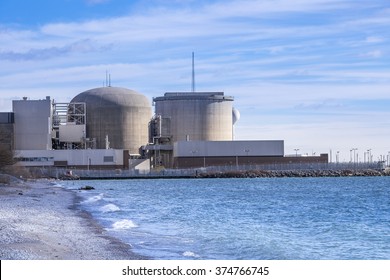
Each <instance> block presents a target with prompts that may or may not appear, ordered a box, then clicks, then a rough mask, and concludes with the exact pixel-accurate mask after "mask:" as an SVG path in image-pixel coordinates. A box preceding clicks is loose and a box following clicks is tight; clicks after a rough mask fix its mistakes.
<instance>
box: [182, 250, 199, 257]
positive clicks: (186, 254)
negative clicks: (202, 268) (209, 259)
mask: <svg viewBox="0 0 390 280" xmlns="http://www.w3.org/2000/svg"><path fill="white" fill-rule="evenodd" d="M183 257H190V258H199V257H200V256H199V255H197V254H195V253H194V252H191V251H185V252H184V253H183Z"/></svg>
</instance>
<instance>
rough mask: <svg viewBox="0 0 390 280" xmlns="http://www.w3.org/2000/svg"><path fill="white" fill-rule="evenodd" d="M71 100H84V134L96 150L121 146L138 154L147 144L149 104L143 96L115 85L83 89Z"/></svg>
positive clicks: (150, 108)
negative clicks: (92, 142) (91, 140)
mask: <svg viewBox="0 0 390 280" xmlns="http://www.w3.org/2000/svg"><path fill="white" fill-rule="evenodd" d="M71 102H85V103H86V119H87V120H86V129H87V131H86V137H87V138H89V139H94V140H96V148H97V149H106V148H107V147H109V148H113V149H125V150H129V152H130V153H133V154H138V153H139V149H140V147H141V146H142V145H145V144H147V143H148V123H149V121H150V118H151V116H152V107H151V104H150V102H149V100H148V99H147V98H146V96H144V95H142V94H139V93H137V92H136V91H133V90H130V89H126V88H119V87H101V88H95V89H91V90H87V91H84V92H82V93H80V94H79V95H77V96H76V97H74V98H73V99H72V101H71Z"/></svg>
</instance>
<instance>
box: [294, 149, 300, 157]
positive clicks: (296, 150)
mask: <svg viewBox="0 0 390 280" xmlns="http://www.w3.org/2000/svg"><path fill="white" fill-rule="evenodd" d="M294 151H295V157H298V151H299V149H294Z"/></svg>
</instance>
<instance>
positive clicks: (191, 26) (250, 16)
mask: <svg viewBox="0 0 390 280" xmlns="http://www.w3.org/2000/svg"><path fill="white" fill-rule="evenodd" d="M155 2H156V1H155ZM163 2H164V1H157V2H156V3H157V4H158V5H156V6H155V7H149V8H146V9H145V10H142V13H134V14H129V15H125V16H123V15H122V16H120V17H112V18H104V17H103V18H99V19H87V20H84V21H80V22H57V23H47V24H44V25H42V26H41V27H40V28H38V29H31V30H17V29H15V30H12V29H4V28H3V29H0V40H1V41H2V45H1V46H0V60H1V64H2V68H1V69H0V96H2V98H3V99H0V106H1V107H2V108H3V109H6V107H7V103H8V104H10V100H11V97H18V98H21V97H22V96H24V95H28V96H29V97H30V98H38V99H39V98H44V97H45V96H46V95H50V96H52V97H53V98H55V99H56V100H59V101H69V100H70V99H71V98H72V97H73V96H75V95H76V94H78V93H79V92H81V91H84V90H86V89H89V88H92V87H99V86H101V85H102V83H103V81H104V79H105V71H106V70H108V71H110V72H111V76H112V81H113V85H117V86H124V87H128V88H132V89H134V90H137V91H139V92H142V93H144V94H145V95H147V96H148V97H149V98H150V100H151V98H152V97H153V96H157V95H161V94H163V93H164V92H165V91H174V90H179V91H180V90H190V85H191V83H190V82H191V81H190V79H191V69H190V67H191V61H190V54H191V51H195V53H196V63H195V64H196V81H197V85H196V88H197V89H199V90H218V91H220V90H222V91H225V93H226V94H227V95H233V96H234V97H235V106H236V107H237V108H238V109H239V110H240V111H241V115H242V119H241V120H240V122H239V123H238V124H237V128H236V136H238V137H239V138H241V139H263V138H268V139H286V145H287V147H290V148H291V147H294V146H297V145H302V146H304V145H306V146H307V147H313V149H315V150H318V151H319V150H321V151H322V152H328V148H329V147H330V146H336V145H335V144H337V145H338V144H340V146H341V145H342V146H345V149H347V146H349V141H351V140H353V141H357V142H359V143H360V144H359V143H354V145H361V146H364V145H368V144H366V143H372V145H373V146H374V145H376V146H378V147H379V146H381V147H382V146H384V141H383V140H381V139H377V138H373V139H371V138H370V137H372V136H373V135H374V136H377V135H379V134H380V132H381V131H382V132H383V135H385V136H386V137H387V139H388V138H389V137H388V136H389V135H388V132H387V131H389V130H388V125H389V123H384V122H376V123H375V125H373V123H374V122H375V120H378V119H384V118H387V119H390V116H389V115H388V114H387V115H385V116H384V115H383V112H382V111H381V112H380V114H382V115H380V114H379V113H378V114H379V115H378V114H377V115H376V114H375V110H368V109H367V108H364V110H363V111H358V109H356V108H354V107H353V106H350V104H351V101H352V100H355V101H356V100H367V99H369V100H376V99H383V100H389V88H390V74H389V73H390V72H389V69H388V68H389V67H388V65H387V64H386V63H385V61H384V59H378V58H385V57H386V55H388V50H389V49H388V47H387V46H386V45H385V43H386V42H387V35H386V34H387V33H385V32H383V31H384V29H383V28H384V27H385V26H386V28H387V26H388V23H389V21H388V18H389V17H387V14H383V12H378V11H377V12H371V13H369V12H367V15H366V16H365V17H363V18H361V17H359V18H356V16H354V12H355V11H354V10H353V9H354V8H355V7H356V6H357V7H358V8H359V9H360V10H359V11H360V13H363V12H364V11H365V10H368V9H364V6H360V5H363V4H362V3H360V2H359V3H356V1H340V0H318V1H313V0H298V1H290V0H276V1H266V0H261V1H223V2H222V1H219V2H217V3H215V4H212V5H204V4H202V5H200V4H198V3H196V2H194V5H195V4H196V5H197V8H196V9H191V8H190V7H191V5H188V6H186V5H184V6H180V8H179V9H177V8H175V7H174V6H164V5H163V4H164V3H163ZM95 4H97V2H96V1H95ZM189 4H191V3H189ZM364 5H369V6H370V7H372V6H371V5H373V4H372V3H371V2H370V3H366V4H364ZM351 9H352V11H351V12H349V11H350V10H351ZM333 11H336V12H335V13H333ZM360 13H356V14H360ZM310 14H311V16H310ZM313 15H315V20H314V21H312V20H313V19H314V16H313ZM290 18H294V20H290ZM298 18H299V20H298ZM386 30H387V29H386ZM21 81H22V82H21ZM6 96H9V97H10V98H9V99H7V98H6ZM8 106H10V105H8ZM0 110H1V108H0ZM359 110H362V109H359ZM321 114H322V115H321ZM370 115H371V116H372V117H370ZM340 116H343V118H346V119H343V120H342V121H340V119H338V118H340ZM374 116H375V117H374ZM370 123H371V125H372V127H368V128H367V126H368V125H369V124H370ZM343 128H344V129H343ZM364 132H367V134H364ZM361 134H362V135H361ZM359 135H360V136H359ZM337 136H338V137H339V139H338V138H337ZM335 139H336V140H335ZM370 141H371V142H370ZM332 143H333V144H332ZM302 149H303V148H302ZM384 149H385V148H384Z"/></svg>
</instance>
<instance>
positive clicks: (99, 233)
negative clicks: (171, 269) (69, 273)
mask: <svg viewBox="0 0 390 280" xmlns="http://www.w3.org/2000/svg"><path fill="white" fill-rule="evenodd" d="M0 259H2V260H57V259H59V260H115V259H145V258H143V257H142V256H138V255H136V254H134V253H133V252H132V251H131V247H130V246H129V245H127V244H124V243H122V242H120V241H119V240H117V239H115V238H112V237H110V236H108V235H107V233H106V232H105V230H104V229H103V228H102V227H101V226H99V225H98V224H97V223H96V222H95V221H94V220H93V219H92V218H91V217H90V215H89V214H88V213H86V212H83V211H81V210H79V209H78V208H77V195H76V194H75V193H74V192H72V191H69V190H65V189H63V188H60V187H56V186H55V185H54V184H53V183H51V182H50V181H44V180H40V181H35V182H24V181H19V180H16V179H13V180H12V181H11V183H10V184H7V185H4V184H0Z"/></svg>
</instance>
